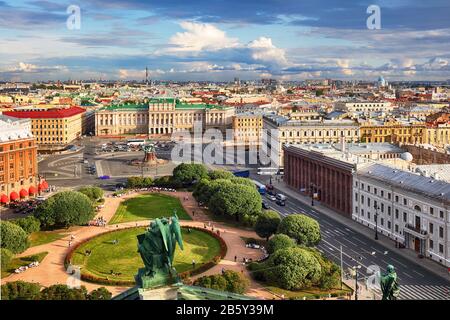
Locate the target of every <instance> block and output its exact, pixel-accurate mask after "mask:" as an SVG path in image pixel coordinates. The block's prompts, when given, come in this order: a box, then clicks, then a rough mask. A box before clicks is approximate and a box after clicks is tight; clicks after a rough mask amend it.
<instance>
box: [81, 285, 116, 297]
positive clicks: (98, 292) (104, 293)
mask: <svg viewBox="0 0 450 320" xmlns="http://www.w3.org/2000/svg"><path fill="white" fill-rule="evenodd" d="M111 298H112V294H111V292H109V291H108V290H107V289H106V288H105V287H100V288H98V289H95V290H92V291H91V293H89V294H88V295H87V299H88V300H111Z"/></svg>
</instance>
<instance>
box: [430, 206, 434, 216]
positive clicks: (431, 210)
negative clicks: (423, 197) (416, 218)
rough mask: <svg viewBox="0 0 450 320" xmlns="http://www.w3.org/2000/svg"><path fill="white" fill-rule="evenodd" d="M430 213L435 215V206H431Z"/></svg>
mask: <svg viewBox="0 0 450 320" xmlns="http://www.w3.org/2000/svg"><path fill="white" fill-rule="evenodd" d="M430 214H431V215H433V214H434V208H432V207H430Z"/></svg>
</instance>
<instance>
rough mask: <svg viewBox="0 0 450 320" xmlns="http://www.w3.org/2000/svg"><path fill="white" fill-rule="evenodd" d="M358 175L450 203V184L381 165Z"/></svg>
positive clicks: (373, 165) (359, 171) (367, 168)
mask: <svg viewBox="0 0 450 320" xmlns="http://www.w3.org/2000/svg"><path fill="white" fill-rule="evenodd" d="M358 174H361V175H364V176H367V177H371V178H375V179H377V180H380V181H383V182H384V183H387V184H390V185H394V186H396V187H400V188H403V189H407V190H410V191H413V192H416V193H419V194H423V195H426V196H429V197H432V198H435V199H437V200H445V201H447V202H448V201H450V183H448V182H445V181H442V180H436V179H435V178H432V177H426V176H423V175H420V174H417V173H412V172H409V171H403V170H397V169H393V168H391V167H388V166H385V165H381V164H377V163H374V164H370V165H368V166H364V167H362V168H361V169H359V170H358Z"/></svg>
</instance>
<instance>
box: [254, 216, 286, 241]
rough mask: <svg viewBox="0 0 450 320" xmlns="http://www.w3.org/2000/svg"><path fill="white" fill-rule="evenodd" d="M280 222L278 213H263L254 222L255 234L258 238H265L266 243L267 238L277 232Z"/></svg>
mask: <svg viewBox="0 0 450 320" xmlns="http://www.w3.org/2000/svg"><path fill="white" fill-rule="evenodd" d="M280 222H281V218H280V215H279V214H278V212H275V211H264V212H262V213H261V214H260V215H259V216H258V219H257V220H256V224H255V232H256V234H257V235H258V236H260V237H261V238H266V240H267V241H268V240H269V237H270V236H271V235H273V234H274V233H275V232H276V231H277V229H278V225H279V224H280Z"/></svg>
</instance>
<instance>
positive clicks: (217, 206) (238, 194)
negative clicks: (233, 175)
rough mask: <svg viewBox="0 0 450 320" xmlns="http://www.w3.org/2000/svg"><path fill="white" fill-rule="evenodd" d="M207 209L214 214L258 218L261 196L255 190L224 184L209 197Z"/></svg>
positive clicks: (237, 217)
mask: <svg viewBox="0 0 450 320" xmlns="http://www.w3.org/2000/svg"><path fill="white" fill-rule="evenodd" d="M208 207H209V209H210V210H211V212H213V213H214V214H217V215H228V216H234V217H235V218H236V220H239V217H241V216H243V215H248V216H258V215H259V214H260V213H261V209H262V206H261V195H260V194H259V193H258V191H257V190H256V188H255V187H254V186H253V187H249V186H245V185H239V184H238V185H234V184H224V185H221V186H220V188H219V189H218V190H217V192H215V193H214V195H213V196H212V197H211V199H210V200H209V203H208Z"/></svg>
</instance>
